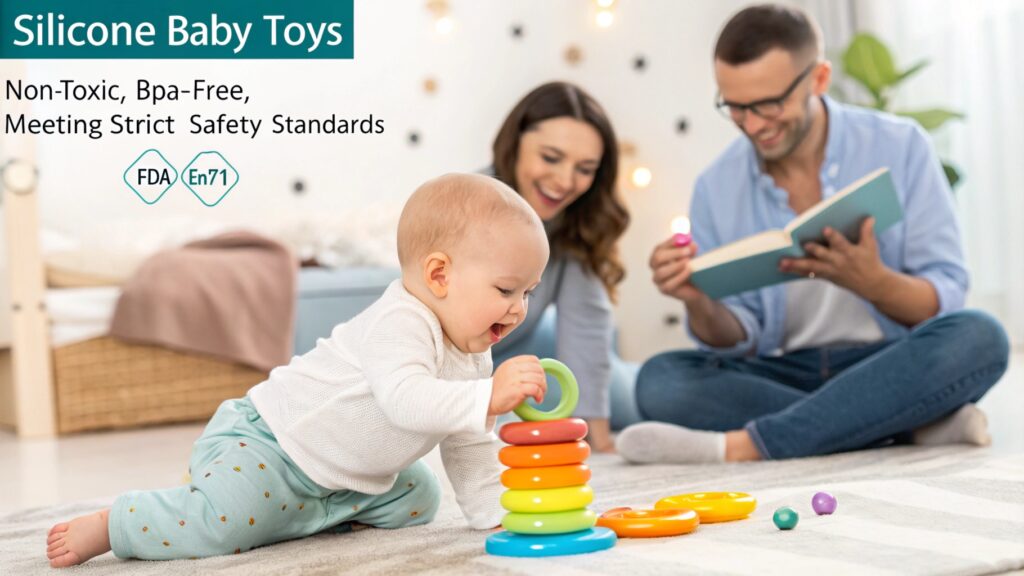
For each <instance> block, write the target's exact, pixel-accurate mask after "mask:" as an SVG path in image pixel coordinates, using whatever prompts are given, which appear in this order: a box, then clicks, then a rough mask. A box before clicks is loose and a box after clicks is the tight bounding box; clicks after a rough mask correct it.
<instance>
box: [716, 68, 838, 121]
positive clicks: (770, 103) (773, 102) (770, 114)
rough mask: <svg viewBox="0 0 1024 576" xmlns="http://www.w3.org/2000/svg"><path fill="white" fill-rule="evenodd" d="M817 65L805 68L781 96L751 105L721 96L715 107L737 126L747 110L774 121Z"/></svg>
mask: <svg viewBox="0 0 1024 576" xmlns="http://www.w3.org/2000/svg"><path fill="white" fill-rule="evenodd" d="M817 65H818V63H817V62H812V63H811V65H810V66H808V67H807V68H805V69H804V71H803V72H801V73H800V75H799V76H797V77H796V79H795V80H793V83H792V84H790V85H789V88H786V91H785V92H783V93H782V95H781V96H778V97H775V98H765V99H763V100H758V101H756V102H751V103H750V104H738V103H736V102H729V101H728V100H723V99H722V96H721V95H719V96H718V98H717V99H716V100H715V107H716V108H718V111H719V112H721V114H722V116H725V117H726V118H732V120H733V122H736V123H737V124H738V123H740V122H743V120H744V119H745V118H746V117H747V110H750V111H751V112H753V113H754V114H756V115H757V116H760V117H761V118H764V119H766V120H774V119H775V118H778V117H779V116H781V115H782V110H783V108H784V107H785V105H786V99H788V98H789V96H790V95H791V94H792V93H793V90H796V87H797V86H799V85H800V81H801V80H803V79H804V78H806V77H807V75H808V74H810V73H811V70H814V67H815V66H817Z"/></svg>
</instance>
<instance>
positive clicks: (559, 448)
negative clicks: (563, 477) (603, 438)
mask: <svg viewBox="0 0 1024 576" xmlns="http://www.w3.org/2000/svg"><path fill="white" fill-rule="evenodd" d="M589 457H590V445H589V444H587V443H586V442H584V441H582V440H580V441H579V442H565V443H562V444H546V445H542V446H505V447H504V448H502V449H501V450H499V451H498V460H501V463H502V464H504V465H505V466H508V467H509V468H536V467H537V466H564V465H566V464H579V463H581V462H583V461H584V460H586V459H587V458H589Z"/></svg>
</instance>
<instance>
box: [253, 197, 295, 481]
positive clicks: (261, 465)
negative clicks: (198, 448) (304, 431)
mask: <svg viewBox="0 0 1024 576" xmlns="http://www.w3.org/2000/svg"><path fill="white" fill-rule="evenodd" d="M305 191H306V183H305V182H303V181H302V180H299V179H295V180H294V181H292V194H295V195H296V196H299V195H301V194H303V193H305ZM263 468H264V466H263V464H260V470H263Z"/></svg>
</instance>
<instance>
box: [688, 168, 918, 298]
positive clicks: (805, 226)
mask: <svg viewBox="0 0 1024 576" xmlns="http://www.w3.org/2000/svg"><path fill="white" fill-rule="evenodd" d="M868 216H874V217H875V232H876V233H879V232H881V231H883V230H885V229H886V228H888V227H889V226H892V225H893V224H895V223H896V222H899V221H900V219H901V218H903V210H902V208H901V207H900V201H899V198H898V197H897V196H896V188H895V186H894V185H893V182H892V176H891V175H890V174H889V170H888V169H887V168H879V169H878V170H876V171H874V172H872V173H870V174H868V175H867V176H864V177H863V178H861V179H860V180H857V181H856V182H854V183H853V184H850V185H849V186H847V187H846V188H843V189H842V190H840V191H839V192H837V193H836V194H834V195H833V196H832V197H831V198H828V199H826V200H822V201H821V202H819V203H817V204H815V205H814V206H813V207H811V208H810V209H808V210H807V211H805V212H804V213H803V214H801V215H800V216H798V217H796V218H794V219H793V220H792V221H791V222H790V223H789V224H787V225H786V227H785V228H783V229H782V230H768V231H765V232H761V233H759V234H754V235H753V236H747V237H746V238H743V239H740V240H737V241H735V242H732V243H729V244H726V245H724V246H720V247H718V248H716V249H714V250H711V251H710V252H708V253H707V254H702V255H699V256H697V257H696V258H694V259H693V261H692V262H691V266H692V269H693V276H691V277H690V281H691V282H692V283H693V284H694V285H695V286H696V287H698V288H700V289H701V290H702V291H703V292H704V293H705V294H707V295H708V296H710V297H712V298H714V299H716V300H717V299H719V298H723V297H725V296H730V295H732V294H738V293H740V292H745V291H747V290H753V289H755V288H762V287H764V286H771V285H772V284H778V283H780V282H787V281H789V280H797V279H799V278H801V276H795V275H793V274H785V273H783V272H780V271H779V261H780V260H781V259H782V258H802V257H804V255H805V253H804V249H803V245H804V244H805V243H807V242H819V243H822V242H824V236H823V235H822V232H821V231H822V229H823V228H825V227H826V226H829V227H832V228H834V229H835V230H837V231H839V232H841V233H842V234H843V236H846V238H847V239H849V240H850V241H851V242H858V241H859V240H860V226H861V223H862V222H863V221H864V219H865V218H867V217H868Z"/></svg>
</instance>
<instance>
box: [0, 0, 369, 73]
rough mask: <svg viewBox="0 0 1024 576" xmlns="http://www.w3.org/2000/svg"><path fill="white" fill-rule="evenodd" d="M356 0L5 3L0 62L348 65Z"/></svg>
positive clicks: (0, 16) (0, 15)
mask: <svg viewBox="0 0 1024 576" xmlns="http://www.w3.org/2000/svg"><path fill="white" fill-rule="evenodd" d="M353 2H354V0H290V1H281V0H144V1H143V0H131V1H126V0H90V1H88V2H85V1H82V0H2V1H0V59H14V58H18V59H43V58H50V59H72V58H126V59H149V58H154V59H163V58H181V59H212V58H222V59H238V58H260V59H278V58H284V59H307V58H308V59H328V58H329V59H350V58H352V57H353V40H354V37H355V35H354V28H355V26H354V21H353V8H352V4H353Z"/></svg>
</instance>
